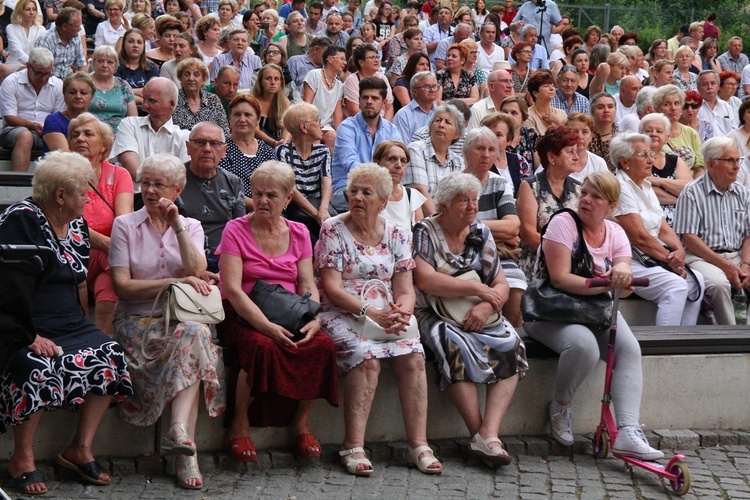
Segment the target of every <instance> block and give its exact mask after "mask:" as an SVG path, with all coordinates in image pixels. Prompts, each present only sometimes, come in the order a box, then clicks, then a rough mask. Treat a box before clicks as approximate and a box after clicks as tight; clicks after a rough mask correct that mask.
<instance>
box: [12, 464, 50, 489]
mask: <svg viewBox="0 0 750 500" xmlns="http://www.w3.org/2000/svg"><path fill="white" fill-rule="evenodd" d="M10 484H11V486H12V487H13V488H15V489H17V490H18V491H20V492H21V493H23V494H24V495H44V494H45V493H47V491H48V490H47V485H45V484H44V478H43V477H42V474H41V472H39V471H38V470H36V469H34V470H33V471H31V472H24V473H22V474H19V475H17V476H16V477H14V478H12V479H11V482H10ZM34 484H41V485H42V486H44V489H43V490H39V491H33V490H28V489H26V488H28V487H29V486H31V485H34Z"/></svg>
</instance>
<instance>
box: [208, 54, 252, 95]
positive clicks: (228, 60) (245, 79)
mask: <svg viewBox="0 0 750 500" xmlns="http://www.w3.org/2000/svg"><path fill="white" fill-rule="evenodd" d="M222 66H232V67H233V68H234V69H236V70H237V71H238V72H239V74H240V85H239V88H240V89H251V88H253V84H252V82H253V74H254V73H255V71H256V70H258V69H260V67H261V62H260V57H258V56H256V55H255V52H253V50H252V49H250V48H248V49H247V50H246V51H245V54H244V55H243V56H242V59H241V60H240V65H239V66H237V64H236V63H235V62H234V57H233V56H232V52H231V51H230V52H227V53H225V54H219V55H217V56H216V57H214V60H213V62H212V63H211V74H210V77H211V78H210V80H211V81H212V82H213V81H215V80H216V77H217V76H219V70H220V69H221V67H222Z"/></svg>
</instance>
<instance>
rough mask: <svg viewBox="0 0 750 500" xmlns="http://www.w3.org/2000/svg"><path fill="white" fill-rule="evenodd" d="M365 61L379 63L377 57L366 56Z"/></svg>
mask: <svg viewBox="0 0 750 500" xmlns="http://www.w3.org/2000/svg"><path fill="white" fill-rule="evenodd" d="M365 60H367V61H380V56H377V55H374V56H367V57H365Z"/></svg>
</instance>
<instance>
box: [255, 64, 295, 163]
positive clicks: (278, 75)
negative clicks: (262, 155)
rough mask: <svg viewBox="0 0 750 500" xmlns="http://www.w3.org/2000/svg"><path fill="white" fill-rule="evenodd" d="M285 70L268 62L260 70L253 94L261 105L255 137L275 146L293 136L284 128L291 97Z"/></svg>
mask: <svg viewBox="0 0 750 500" xmlns="http://www.w3.org/2000/svg"><path fill="white" fill-rule="evenodd" d="M284 85H285V84H284V72H283V70H282V69H281V66H278V65H276V64H266V65H265V66H263V67H262V68H260V71H258V78H257V80H255V85H253V90H252V92H251V94H252V95H253V97H255V98H256V99H257V100H258V104H259V105H260V117H259V119H258V128H256V130H255V137H257V138H258V139H261V140H262V141H263V142H265V143H266V144H268V145H269V146H271V147H272V148H275V147H276V146H278V145H279V144H283V143H285V142H287V141H288V140H289V139H290V138H291V136H290V134H289V133H287V132H286V131H285V130H284V125H283V121H282V118H283V116H284V113H285V112H286V110H287V109H288V108H289V99H288V98H287V96H286V94H285V92H284Z"/></svg>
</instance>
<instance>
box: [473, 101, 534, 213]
mask: <svg viewBox="0 0 750 500" xmlns="http://www.w3.org/2000/svg"><path fill="white" fill-rule="evenodd" d="M480 124H481V125H482V126H483V127H487V128H488V129H490V130H491V131H492V133H493V134H495V137H496V138H497V141H498V146H499V147H498V150H497V151H498V153H497V157H496V158H495V162H494V163H493V164H492V167H491V170H492V172H493V173H495V174H498V175H500V176H502V177H504V178H505V184H506V186H507V187H508V189H509V190H510V189H512V192H511V195H512V196H513V198H514V199H515V196H516V193H518V188H519V187H520V186H521V180H522V179H523V178H524V177H526V176H527V175H529V173H530V169H529V166H528V164H527V163H526V161H525V160H524V159H523V158H521V157H520V156H518V155H517V154H516V153H512V152H510V151H509V150H508V144H509V143H510V142H511V141H512V140H513V138H514V135H513V134H514V133H515V130H514V121H513V118H511V116H510V115H508V114H507V113H502V112H500V113H492V114H489V115H487V116H485V117H484V118H482V121H481V123H480Z"/></svg>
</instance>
